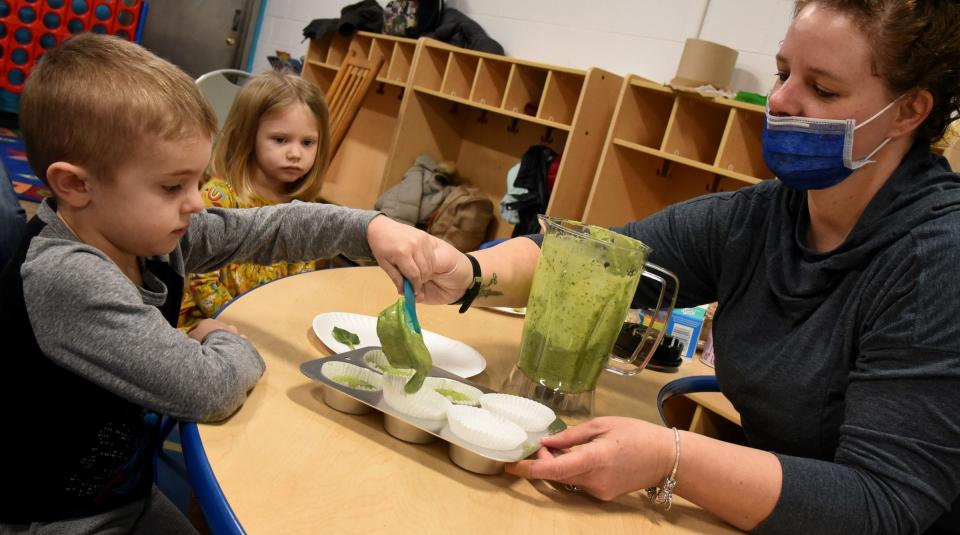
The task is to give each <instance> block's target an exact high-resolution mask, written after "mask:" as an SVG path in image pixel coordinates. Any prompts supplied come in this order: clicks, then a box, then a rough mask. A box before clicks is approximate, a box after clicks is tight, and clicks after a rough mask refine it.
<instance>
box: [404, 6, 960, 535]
mask: <svg viewBox="0 0 960 535" xmlns="http://www.w3.org/2000/svg"><path fill="white" fill-rule="evenodd" d="M958 4H960V3H957V2H952V1H936V0H927V1H923V2H917V1H911V0H859V1H855V0H799V1H797V2H796V7H795V19H794V21H793V23H792V24H791V26H790V28H789V30H788V32H787V35H786V37H785V39H784V41H783V43H782V46H781V48H780V51H779V54H778V55H777V79H776V80H775V82H774V85H773V88H772V90H771V93H770V97H769V101H768V106H769V112H768V118H767V126H766V128H765V132H764V156H765V158H766V161H767V163H768V165H769V166H770V168H771V170H773V171H774V172H775V173H776V174H777V176H778V178H779V179H780V180H778V181H767V182H764V183H761V184H758V185H756V186H753V187H750V188H745V189H742V190H740V191H738V192H730V193H721V194H716V195H710V196H706V197H701V198H698V199H693V200H691V201H687V202H685V203H681V204H679V205H676V206H673V207H670V208H668V209H666V210H664V211H663V212H661V213H659V214H656V215H654V216H652V217H650V218H648V219H646V220H644V221H640V222H635V223H631V224H628V225H627V226H626V227H624V228H623V229H620V231H621V232H624V233H626V234H629V235H631V236H634V237H637V238H639V239H641V240H642V241H644V242H646V243H648V244H649V245H651V246H652V247H653V249H654V253H653V256H652V257H651V260H652V261H653V262H656V263H657V264H659V265H662V266H664V267H666V268H667V269H670V270H672V271H674V272H675V273H676V274H677V275H678V276H679V277H680V281H681V302H680V303H678V306H692V305H695V304H701V303H708V302H712V301H718V302H719V308H718V310H717V313H716V316H715V319H714V325H713V329H714V347H715V351H716V365H717V368H716V371H717V378H718V380H719V382H720V385H721V388H722V390H723V392H724V393H725V394H726V395H727V396H728V397H729V398H730V400H731V401H732V402H733V403H734V405H735V406H736V407H737V409H738V410H739V411H740V413H741V416H742V422H743V428H744V432H745V434H746V436H747V440H748V443H749V445H750V447H741V446H736V445H732V444H728V443H723V442H720V441H717V440H713V439H710V438H707V437H704V436H699V435H696V434H692V433H686V432H680V433H677V434H675V433H674V431H673V430H671V429H666V428H663V427H660V426H658V425H654V424H650V423H647V422H642V421H637V420H631V419H626V418H598V419H596V420H593V421H591V422H589V423H587V424H584V425H581V426H576V427H573V428H571V429H569V430H567V431H566V432H563V433H560V434H558V435H556V436H554V437H551V438H549V439H544V441H543V444H544V446H546V447H545V448H542V449H541V451H540V452H539V453H538V456H537V459H536V460H528V461H523V462H520V463H518V464H516V465H514V466H512V467H511V468H510V471H512V472H513V473H515V474H518V475H521V476H524V477H530V478H543V479H551V480H557V481H561V482H564V483H568V484H571V485H576V486H578V487H579V488H581V489H583V490H585V491H587V492H590V493H591V494H594V495H596V496H598V497H600V498H603V499H609V498H612V497H614V496H617V495H620V494H623V493H625V492H631V491H635V490H639V489H644V488H648V487H660V490H661V493H660V497H661V498H667V496H666V493H665V492H662V491H663V490H665V489H663V487H664V481H665V478H666V477H667V476H669V475H671V473H672V471H673V469H674V465H675V463H677V469H676V472H675V474H674V475H675V480H676V481H677V484H676V487H675V489H674V492H675V493H676V494H678V495H681V496H683V497H684V498H687V499H689V500H691V501H693V502H694V503H696V504H698V505H700V506H701V507H703V508H704V509H707V510H709V511H712V512H713V513H715V514H717V515H718V516H720V517H722V518H723V519H725V520H726V521H727V522H729V523H731V524H733V525H735V526H737V527H739V528H741V529H747V530H754V531H756V532H758V533H783V532H797V533H834V532H836V533H881V532H883V533H888V532H889V533H921V532H927V533H934V532H937V533H958V532H960V504H958V494H960V324H958V322H957V319H956V318H957V312H958V308H960V306H958V303H960V282H958V281H957V277H956V266H957V265H958V263H960V238H958V236H960V178H958V176H957V175H956V174H953V173H951V172H950V170H949V168H948V166H947V164H946V162H945V160H943V159H942V158H940V157H939V156H934V155H932V154H931V153H930V150H929V146H930V143H931V142H932V141H933V140H936V139H938V138H939V137H940V136H941V134H942V132H943V131H944V128H945V127H946V125H947V124H948V122H949V120H950V116H951V114H953V113H955V112H956V111H957V107H958V103H960V68H958V66H960V5H958ZM812 118H815V119H828V120H834V121H832V122H831V121H826V122H825V121H816V120H811V119H812ZM849 120H852V122H851V121H849ZM844 121H846V122H844ZM854 124H855V125H856V128H853V125H854ZM811 133H812V134H811ZM850 149H852V150H850ZM474 256H475V258H476V259H477V260H478V262H479V268H480V271H481V273H482V275H481V277H482V281H483V282H482V284H473V283H472V281H473V279H472V277H473V272H472V266H471V263H470V262H469V259H467V258H466V257H464V256H462V255H460V256H456V255H454V254H453V253H448V254H447V255H446V256H445V257H442V258H438V264H437V266H436V273H435V274H434V278H433V281H432V283H430V284H428V285H427V286H426V287H425V289H424V293H423V295H422V297H421V299H422V300H423V301H425V302H431V303H448V302H451V301H453V300H454V299H457V298H461V296H464V297H462V298H461V300H463V299H466V300H467V301H469V300H470V299H471V298H472V297H476V299H477V301H476V302H477V303H481V302H482V303H483V304H489V305H498V304H500V305H518V304H522V303H523V301H524V300H525V298H526V296H527V295H528V293H529V288H530V280H531V278H532V276H533V270H534V268H535V266H536V262H537V258H538V256H539V249H538V247H537V244H536V242H535V241H533V240H530V239H526V238H517V239H514V240H510V241H508V242H505V243H504V244H502V245H500V246H497V247H495V248H492V249H488V250H485V251H480V252H478V253H476V254H475V255H474ZM468 287H469V290H468V291H466V293H465V290H467V289H468ZM648 297H649V296H647V295H646V293H645V292H644V291H643V288H642V287H641V288H640V291H638V294H637V296H636V299H635V306H639V305H641V304H645V303H646V301H647V298H648ZM574 446H577V447H576V448H575V449H573V450H572V451H568V450H570V449H571V448H573V447H574ZM557 451H565V452H566V453H564V454H561V455H555V454H554V453H553V452H557ZM678 454H679V456H678Z"/></svg>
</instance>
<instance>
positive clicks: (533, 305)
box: [517, 227, 650, 394]
mask: <svg viewBox="0 0 960 535" xmlns="http://www.w3.org/2000/svg"><path fill="white" fill-rule="evenodd" d="M586 229H588V230H587V232H589V234H583V235H579V234H575V233H569V232H566V231H563V230H561V231H551V229H549V228H548V231H547V234H546V235H545V236H544V240H543V247H542V249H541V254H540V261H539V263H538V264H537V269H536V272H535V274H534V278H533V284H532V286H531V288H530V299H529V301H528V303H527V315H526V318H525V320H524V324H523V339H522V341H521V345H520V360H519V362H518V364H517V365H518V366H519V368H520V369H521V370H523V372H524V373H525V374H526V375H527V377H528V378H529V379H530V380H531V381H533V382H534V383H537V384H542V385H544V386H546V387H547V388H550V389H551V390H559V391H561V392H564V393H567V394H576V393H580V392H587V391H590V390H593V389H594V387H595V386H596V382H597V378H598V377H599V376H600V373H601V372H602V371H603V370H604V368H605V367H606V365H607V358H608V357H609V355H610V351H611V349H612V348H613V343H614V341H615V340H616V337H617V334H618V333H619V332H620V328H621V326H622V325H623V320H624V317H625V316H626V313H627V308H628V307H629V303H630V300H631V298H632V297H633V293H634V291H635V290H636V287H637V282H638V280H639V278H640V274H641V271H642V269H643V264H644V262H645V261H646V256H647V254H648V253H649V251H650V249H649V248H648V247H647V246H646V245H644V244H642V243H641V242H639V241H637V240H634V239H632V238H629V237H627V236H623V235H621V234H617V233H615V232H612V231H609V230H607V229H603V228H599V227H586Z"/></svg>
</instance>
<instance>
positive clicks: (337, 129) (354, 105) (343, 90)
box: [326, 54, 383, 154]
mask: <svg viewBox="0 0 960 535" xmlns="http://www.w3.org/2000/svg"><path fill="white" fill-rule="evenodd" d="M382 64H383V58H382V57H378V58H375V59H366V58H362V57H360V56H359V55H357V54H352V55H350V56H349V57H348V58H347V59H346V60H345V61H344V62H343V64H342V65H341V66H340V70H339V71H337V75H336V76H335V77H334V79H333V82H332V83H331V84H330V89H329V91H327V94H326V98H327V107H328V108H329V109H330V154H333V153H335V152H336V151H337V147H339V146H340V142H341V141H343V137H344V136H345V135H346V133H347V130H349V129H350V123H352V122H353V118H354V117H356V115H357V112H358V111H359V110H360V105H361V104H362V103H363V99H364V97H366V96H367V90H369V89H370V84H372V83H373V82H374V80H376V78H377V73H378V72H380V66H381V65H382Z"/></svg>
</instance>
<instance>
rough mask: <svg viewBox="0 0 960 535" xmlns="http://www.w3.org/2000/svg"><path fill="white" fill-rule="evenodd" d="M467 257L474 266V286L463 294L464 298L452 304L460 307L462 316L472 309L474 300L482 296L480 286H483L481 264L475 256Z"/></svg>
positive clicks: (468, 255)
mask: <svg viewBox="0 0 960 535" xmlns="http://www.w3.org/2000/svg"><path fill="white" fill-rule="evenodd" d="M464 254H466V253H464ZM466 256H467V260H469V261H470V265H471V266H473V284H471V285H470V287H469V288H467V291H466V292H464V293H463V297H461V298H460V299H457V300H456V301H454V302H453V303H451V304H452V305H460V313H461V314H463V313H464V312H466V311H467V309H468V308H470V305H471V304H473V300H474V299H476V298H477V296H478V295H480V286H482V285H483V276H482V275H481V274H480V262H477V259H476V258H474V257H473V255H470V254H467V255H466Z"/></svg>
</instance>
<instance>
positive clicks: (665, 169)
mask: <svg viewBox="0 0 960 535" xmlns="http://www.w3.org/2000/svg"><path fill="white" fill-rule="evenodd" d="M670 163H671V162H670V160H663V163H662V164H661V165H660V168H659V169H657V176H662V177H666V176H669V175H670Z"/></svg>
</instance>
